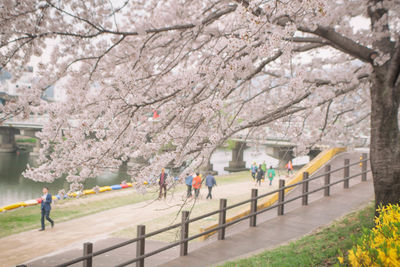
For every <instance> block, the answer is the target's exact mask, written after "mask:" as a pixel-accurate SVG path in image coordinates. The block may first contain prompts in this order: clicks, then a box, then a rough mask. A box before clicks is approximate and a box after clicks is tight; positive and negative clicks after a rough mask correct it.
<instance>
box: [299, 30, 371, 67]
mask: <svg viewBox="0 0 400 267" xmlns="http://www.w3.org/2000/svg"><path fill="white" fill-rule="evenodd" d="M298 30H299V31H302V32H307V33H312V34H315V35H318V36H320V37H322V38H324V39H326V40H328V41H330V42H331V46H332V47H334V48H336V49H339V50H341V51H343V52H345V53H347V54H349V55H352V56H354V57H356V58H358V59H360V60H362V61H364V62H368V63H372V62H373V60H374V59H375V57H376V56H377V54H378V53H377V52H375V51H374V50H372V49H370V48H368V47H366V46H363V45H360V44H358V43H356V42H354V41H353V40H351V39H350V38H347V37H346V36H343V35H341V34H339V33H337V32H336V31H335V30H334V29H333V28H330V27H324V26H318V27H317V29H315V30H311V29H309V28H306V27H302V26H300V27H298Z"/></svg>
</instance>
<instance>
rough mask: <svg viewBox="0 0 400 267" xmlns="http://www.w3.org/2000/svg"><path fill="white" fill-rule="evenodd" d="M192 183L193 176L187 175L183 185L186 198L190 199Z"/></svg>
mask: <svg viewBox="0 0 400 267" xmlns="http://www.w3.org/2000/svg"><path fill="white" fill-rule="evenodd" d="M192 182H193V176H192V175H191V174H189V173H188V174H187V175H186V178H185V183H186V187H187V194H186V197H188V198H189V197H192Z"/></svg>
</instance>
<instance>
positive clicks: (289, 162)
mask: <svg viewBox="0 0 400 267" xmlns="http://www.w3.org/2000/svg"><path fill="white" fill-rule="evenodd" d="M286 168H287V174H288V175H289V173H290V174H293V164H292V161H291V160H289V161H288V163H286Z"/></svg>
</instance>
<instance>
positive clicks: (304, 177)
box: [301, 172, 308, 206]
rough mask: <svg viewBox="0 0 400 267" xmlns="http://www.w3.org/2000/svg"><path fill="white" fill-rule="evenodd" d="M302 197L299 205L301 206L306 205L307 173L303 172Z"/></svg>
mask: <svg viewBox="0 0 400 267" xmlns="http://www.w3.org/2000/svg"><path fill="white" fill-rule="evenodd" d="M302 191H303V197H302V198H301V204H302V205H303V206H307V205H308V172H303V190H302Z"/></svg>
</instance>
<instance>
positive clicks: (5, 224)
mask: <svg viewBox="0 0 400 267" xmlns="http://www.w3.org/2000/svg"><path fill="white" fill-rule="evenodd" d="M249 177H250V175H249V173H248V172H240V173H235V174H231V175H224V176H219V177H217V183H218V184H219V185H222V184H229V183H236V182H243V181H246V180H248V179H249ZM174 190H175V191H181V190H184V186H183V185H178V186H176V187H175V188H174ZM115 193H116V192H115ZM103 194H105V195H104V196H107V194H109V193H108V192H106V193H102V194H100V195H101V196H103ZM156 196H157V194H156V193H146V194H144V195H142V194H140V193H137V192H136V191H134V190H132V194H128V195H127V194H123V195H122V194H121V195H120V196H118V195H115V194H112V195H111V194H110V198H111V197H112V201H108V199H110V198H101V199H97V200H93V201H87V200H90V199H91V198H92V196H90V195H89V196H87V197H83V198H81V199H68V200H63V201H60V202H59V204H57V205H54V207H53V209H52V211H51V218H53V219H54V220H55V221H56V223H58V222H63V221H68V220H71V219H75V218H79V217H82V216H86V215H89V214H93V213H97V212H101V211H104V210H107V209H112V208H117V207H121V206H125V205H129V204H134V203H138V202H141V201H146V200H149V199H154V198H155V197H156ZM95 197H96V196H95ZM39 227H40V206H39V205H36V206H32V207H25V208H20V209H17V210H12V211H8V212H5V213H0V238H1V237H4V236H9V235H12V234H16V233H20V232H23V231H27V230H31V229H35V228H39Z"/></svg>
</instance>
